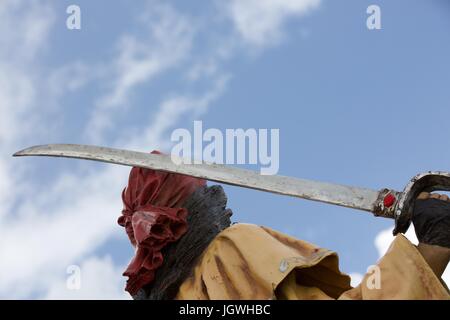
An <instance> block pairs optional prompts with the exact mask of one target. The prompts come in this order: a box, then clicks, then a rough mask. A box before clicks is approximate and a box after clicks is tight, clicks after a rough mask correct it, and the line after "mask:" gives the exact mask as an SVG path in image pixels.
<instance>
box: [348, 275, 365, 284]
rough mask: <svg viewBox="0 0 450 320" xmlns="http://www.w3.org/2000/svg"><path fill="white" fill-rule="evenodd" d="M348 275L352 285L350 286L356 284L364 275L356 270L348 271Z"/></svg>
mask: <svg viewBox="0 0 450 320" xmlns="http://www.w3.org/2000/svg"><path fill="white" fill-rule="evenodd" d="M349 276H350V279H351V282H350V284H351V285H352V287H356V286H358V285H359V284H360V283H361V281H362V279H363V277H364V275H362V274H361V273H357V272H353V273H350V274H349Z"/></svg>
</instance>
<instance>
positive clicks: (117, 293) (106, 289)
mask: <svg viewBox="0 0 450 320" xmlns="http://www.w3.org/2000/svg"><path fill="white" fill-rule="evenodd" d="M78 267H79V268H80V269H79V270H80V273H79V276H80V286H79V288H71V287H70V286H67V280H68V277H70V276H78V274H73V273H65V272H66V271H67V270H60V272H59V274H58V275H59V279H58V280H57V281H53V282H52V283H51V287H50V288H49V289H48V292H47V294H46V296H45V299H64V300H69V299H70V300H75V299H84V300H86V299H87V300H89V299H99V297H100V298H101V299H102V300H109V299H114V300H117V299H130V296H129V295H128V293H126V292H125V291H124V290H123V289H121V288H123V287H124V286H125V281H124V278H123V277H122V273H123V270H124V268H125V266H119V267H118V266H115V265H114V263H113V261H112V259H111V257H109V256H105V257H103V258H99V257H89V258H87V259H86V260H84V261H83V263H82V264H81V265H80V266H78ZM69 272H70V270H69Z"/></svg>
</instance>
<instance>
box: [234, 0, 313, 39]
mask: <svg viewBox="0 0 450 320" xmlns="http://www.w3.org/2000/svg"><path fill="white" fill-rule="evenodd" d="M319 4H320V0H245V1H242V0H232V1H229V2H228V8H227V9H228V12H229V15H230V18H231V19H232V21H233V23H234V26H235V28H236V30H237V32H238V33H239V34H240V36H241V37H242V38H243V39H244V41H246V42H247V43H249V44H251V45H254V46H258V47H264V46H267V45H272V44H275V43H277V42H279V41H280V40H281V39H282V37H283V34H284V33H283V30H282V29H283V25H284V23H285V22H286V20H287V19H288V18H290V17H295V16H303V15H305V14H307V13H309V12H310V11H311V10H313V9H315V8H317V7H318V6H319Z"/></svg>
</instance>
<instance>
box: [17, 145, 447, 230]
mask: <svg viewBox="0 0 450 320" xmlns="http://www.w3.org/2000/svg"><path fill="white" fill-rule="evenodd" d="M13 156H14V157H20V156H50V157H65V158H75V159H85V160H94V161H100V162H107V163H113V164H119V165H125V166H132V167H140V168H146V169H152V170H159V171H165V172H170V173H177V174H182V175H187V176H192V177H196V178H201V179H205V180H209V181H215V182H219V183H224V184H228V185H234V186H239V187H245V188H250V189H256V190H261V191H266V192H271V193H276V194H281V195H287V196H292V197H297V198H302V199H307V200H313V201H319V202H324V203H328V204H333V205H338V206H342V207H347V208H352V209H357V210H362V211H366V212H371V213H373V214H374V215H375V216H377V217H384V218H391V219H395V228H394V235H395V234H397V233H405V232H406V231H407V229H408V228H409V225H410V223H411V215H412V211H413V207H414V201H415V199H416V197H417V196H418V195H419V193H420V192H422V191H426V192H432V191H438V190H440V191H450V173H448V172H442V171H428V172H425V173H421V174H418V175H416V176H415V177H413V178H412V179H411V180H410V181H409V183H408V184H407V185H406V187H405V188H404V190H403V191H401V192H400V191H396V190H393V189H389V188H383V189H381V190H371V189H366V188H358V187H351V186H345V185H340V184H333V183H327V182H319V181H313V180H305V179H299V178H293V177H286V176H280V175H261V174H259V173H258V172H256V171H252V170H247V169H241V168H237V167H231V166H226V165H222V164H214V163H207V162H202V163H199V164H197V163H196V164H187V163H185V162H184V161H183V159H182V158H177V157H174V156H167V155H162V154H149V153H144V152H137V151H129V150H121V149H113V148H107V147H98V146H89V145H77V144H49V145H41V146H34V147H30V148H27V149H24V150H21V151H19V152H16V153H15V154H14V155H13ZM174 160H175V161H174Z"/></svg>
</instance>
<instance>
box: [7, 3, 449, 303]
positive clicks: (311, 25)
mask: <svg viewBox="0 0 450 320" xmlns="http://www.w3.org/2000/svg"><path fill="white" fill-rule="evenodd" d="M71 4H77V5H79V6H80V8H81V17H82V24H81V25H82V28H81V30H68V29H67V28H66V25H65V22H66V18H67V14H66V12H65V11H66V8H67V6H69V5H71ZM371 4H376V5H379V6H380V8H381V23H382V29H381V30H368V29H367V27H366V19H367V16H368V15H367V14H366V9H367V7H368V6H369V5H371ZM449 15H450V5H449V4H448V2H447V1H445V0H441V1H440V0H433V1H430V0H416V1H406V0H395V1H392V0H391V1H381V0H378V1H364V0H349V1H331V0H320V1H319V0H279V1H269V0H266V1H256V0H255V1H250V0H249V1H210V2H206V1H205V2H200V1H198V2H189V3H188V2H186V1H164V2H163V1H144V0H140V1H133V2H132V4H131V3H130V2H129V1H124V0H115V1H100V0H97V1H86V0H78V1H58V2H55V1H11V0H8V1H2V2H1V4H0V115H1V117H0V151H1V153H0V155H1V158H0V178H1V179H0V180H1V182H0V191H1V192H0V234H2V238H3V240H2V241H1V242H2V243H1V244H0V261H1V262H0V297H2V298H69V299H70V298H105V299H107V298H127V296H126V294H124V293H123V287H124V282H125V279H124V278H123V277H122V276H121V272H122V271H123V270H124V268H125V266H126V265H127V263H128V261H129V259H130V258H131V256H132V255H133V250H132V248H131V245H130V244H129V242H128V239H127V238H126V235H125V232H124V230H123V229H121V228H120V227H119V226H118V225H117V224H116V219H117V217H118V216H119V215H120V211H121V199H120V193H121V190H122V188H123V187H124V186H125V184H126V181H127V177H128V171H129V169H128V168H122V167H116V166H111V165H104V164H96V163H91V162H81V161H74V160H61V159H13V158H11V156H10V155H11V154H12V153H13V152H15V151H17V150H19V149H21V148H23V147H27V146H30V145H35V144H42V143H56V142H60V143H86V144H101V145H108V146H115V147H122V148H130V149H136V150H142V151H150V150H153V149H161V150H163V151H166V152H168V151H170V147H171V144H170V134H171V132H172V131H173V130H174V129H176V128H187V129H189V130H191V129H192V127H193V121H194V120H202V121H203V126H204V127H205V128H218V129H221V130H225V129H227V128H232V129H233V128H244V129H247V128H268V129H270V128H277V129H280V170H279V173H280V174H282V175H289V176H295V177H301V178H309V179H315V180H323V181H329V182H336V183H341V184H348V185H355V186H364V187H369V188H374V189H381V188H383V187H392V188H396V189H402V188H403V187H404V185H405V184H406V183H407V181H408V180H409V179H410V178H411V177H412V176H413V175H415V174H416V173H418V172H421V171H425V170H447V171H448V170H450V164H449V161H448V159H450V149H449V148H447V144H448V142H447V138H448V137H449V136H450V127H449V126H448V119H449V118H450V104H449V103H450V88H449V83H450V64H449V62H448V57H450V19H449ZM225 190H226V192H227V194H228V196H229V207H230V208H231V209H232V210H233V212H234V221H239V222H249V223H256V224H260V225H265V226H269V227H271V228H274V229H276V230H279V231H281V232H285V233H288V234H290V235H293V236H295V237H298V238H301V239H304V240H307V241H310V242H313V243H316V244H318V245H320V246H323V247H326V248H329V249H332V250H335V251H337V252H338V253H339V255H340V261H341V269H342V270H343V271H345V272H347V273H357V274H362V273H364V272H365V270H366V268H367V267H368V266H369V265H371V264H373V263H375V262H376V260H377V259H378V258H379V255H380V251H382V250H385V248H386V246H387V245H388V244H389V242H390V241H391V238H390V237H389V233H390V229H391V227H392V221H388V220H384V219H377V218H374V217H372V216H371V215H368V214H365V213H362V212H358V211H355V210H350V209H345V208H339V207H333V206H328V205H323V204H319V203H315V202H307V201H303V200H299V199H293V198H288V197H282V196H277V195H272V194H267V193H262V192H257V191H252V190H247V189H242V188H236V187H229V186H225ZM69 265H79V266H80V267H81V271H82V289H81V290H76V291H71V290H67V288H66V285H65V284H66V279H67V276H68V275H67V273H66V268H67V266H69ZM355 278H357V276H356V275H355Z"/></svg>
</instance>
